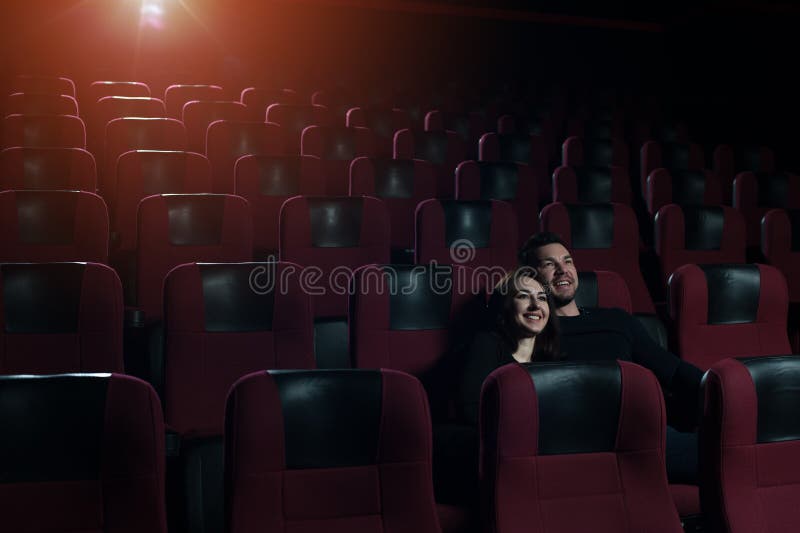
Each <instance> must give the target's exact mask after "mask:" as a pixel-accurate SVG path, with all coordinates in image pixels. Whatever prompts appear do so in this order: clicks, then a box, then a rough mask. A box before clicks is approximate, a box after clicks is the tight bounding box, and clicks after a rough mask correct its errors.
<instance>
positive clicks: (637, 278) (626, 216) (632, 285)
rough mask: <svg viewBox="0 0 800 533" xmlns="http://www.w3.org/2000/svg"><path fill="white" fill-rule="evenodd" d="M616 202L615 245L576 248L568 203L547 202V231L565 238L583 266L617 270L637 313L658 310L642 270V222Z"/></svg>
mask: <svg viewBox="0 0 800 533" xmlns="http://www.w3.org/2000/svg"><path fill="white" fill-rule="evenodd" d="M611 205H612V206H613V217H614V222H613V224H614V226H613V232H614V235H613V243H612V246H611V248H575V247H574V246H573V245H572V230H571V225H570V218H569V214H568V209H567V205H566V204H562V203H553V204H550V205H547V206H545V208H544V209H542V213H541V215H540V219H541V228H542V230H543V231H552V232H555V233H557V234H558V235H560V236H561V238H562V239H564V242H565V243H566V244H567V248H568V249H569V250H570V252H571V254H572V257H573V259H574V260H575V265H576V266H577V267H578V269H579V270H610V271H612V272H617V273H618V274H620V275H621V276H622V277H623V278H624V279H625V282H626V283H627V284H628V289H630V293H631V301H632V302H633V311H634V312H636V313H650V314H653V313H655V306H654V305H653V300H652V298H651V297H650V293H649V292H647V285H645V282H644V278H643V277H642V273H641V271H640V270H639V225H638V224H637V222H636V215H635V214H634V212H633V210H632V209H631V208H630V207H629V206H627V205H623V204H611Z"/></svg>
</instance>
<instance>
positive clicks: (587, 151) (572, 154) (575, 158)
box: [561, 137, 629, 168]
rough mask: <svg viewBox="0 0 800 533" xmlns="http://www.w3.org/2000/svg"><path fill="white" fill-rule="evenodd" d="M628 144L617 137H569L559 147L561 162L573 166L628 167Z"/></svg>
mask: <svg viewBox="0 0 800 533" xmlns="http://www.w3.org/2000/svg"><path fill="white" fill-rule="evenodd" d="M628 161H629V155H628V146H627V145H626V144H625V143H624V142H623V141H621V140H619V139H610V138H608V139H606V138H601V139H596V138H590V137H586V138H581V137H569V138H568V139H567V140H565V141H564V144H563V145H562V147H561V162H562V164H563V165H564V166H567V167H574V168H584V167H587V168H597V167H601V168H610V167H623V168H628Z"/></svg>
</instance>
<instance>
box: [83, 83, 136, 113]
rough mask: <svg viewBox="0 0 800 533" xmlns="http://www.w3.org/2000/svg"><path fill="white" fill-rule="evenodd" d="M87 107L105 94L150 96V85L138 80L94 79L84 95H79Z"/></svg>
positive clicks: (134, 96)
mask: <svg viewBox="0 0 800 533" xmlns="http://www.w3.org/2000/svg"><path fill="white" fill-rule="evenodd" d="M79 96H80V99H81V101H82V102H83V103H84V104H85V105H86V106H88V107H90V108H91V107H92V106H93V105H94V104H95V102H97V101H98V100H100V99H101V98H104V97H106V96H128V97H133V98H150V96H151V94H150V87H149V86H148V85H147V84H146V83H142V82H138V81H94V82H92V83H91V85H89V90H88V91H87V92H86V96H85V97H84V95H83V94H81V95H79Z"/></svg>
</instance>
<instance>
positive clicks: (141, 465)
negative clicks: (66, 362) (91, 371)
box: [0, 374, 167, 533]
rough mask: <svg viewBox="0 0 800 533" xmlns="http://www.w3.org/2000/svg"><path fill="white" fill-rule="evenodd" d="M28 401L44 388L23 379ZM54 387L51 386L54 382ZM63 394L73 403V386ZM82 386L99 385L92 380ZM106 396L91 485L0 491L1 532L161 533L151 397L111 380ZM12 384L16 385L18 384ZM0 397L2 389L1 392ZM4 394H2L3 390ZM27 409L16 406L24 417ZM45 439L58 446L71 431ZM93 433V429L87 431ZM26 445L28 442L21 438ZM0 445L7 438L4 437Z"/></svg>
mask: <svg viewBox="0 0 800 533" xmlns="http://www.w3.org/2000/svg"><path fill="white" fill-rule="evenodd" d="M26 379H27V380H28V383H27V384H26V388H27V389H28V390H29V391H30V395H31V396H34V395H35V394H36V392H37V391H40V390H41V385H44V384H45V383H41V382H46V381H47V380H51V381H52V379H54V378H47V377H42V378H26ZM55 379H58V378H55ZM66 379H71V380H72V381H73V383H70V384H69V385H70V386H69V388H67V389H66V390H65V392H67V393H69V392H70V391H74V394H76V395H78V394H79V393H80V390H81V388H82V383H80V378H70V377H69V376H67V377H66ZM87 379H89V380H96V379H103V378H96V377H93V376H89V377H87ZM105 379H106V380H107V382H108V388H107V391H106V394H105V409H104V412H103V413H102V417H103V427H102V429H100V430H99V438H101V439H102V442H101V444H100V447H99V450H100V453H101V456H100V457H99V458H97V459H95V458H94V457H93V458H92V459H91V460H97V461H98V462H99V472H98V476H97V477H96V478H95V479H87V480H63V479H50V480H48V479H45V480H41V481H39V482H29V483H3V484H0V498H1V499H2V502H3V504H2V509H3V527H4V529H6V530H8V531H52V532H58V533H61V532H63V533H67V532H73V531H82V532H84V531H85V532H92V533H95V532H97V533H99V532H102V533H136V532H141V531H150V532H153V533H166V531H167V528H166V510H165V506H164V422H163V419H162V416H161V404H160V402H159V401H158V397H157V396H156V393H155V391H153V389H152V388H151V387H150V386H149V385H148V384H147V383H145V382H143V381H140V380H138V379H136V378H132V377H128V376H123V375H120V374H112V375H111V376H109V377H107V378H105ZM16 381H19V378H17V380H16ZM0 388H2V389H5V383H2V384H0ZM3 392H5V390H3ZM29 408H30V406H28V405H21V406H17V407H16V409H17V410H18V411H19V413H18V416H25V415H24V413H25V410H26V409H29ZM53 427H54V429H53V430H52V433H53V434H52V435H48V436H47V438H51V439H54V440H61V439H63V438H65V437H67V435H64V434H61V433H60V432H62V431H75V430H77V429H78V428H72V427H66V426H64V425H63V424H62V425H57V424H56V425H54V426H53ZM91 429H94V428H91ZM27 437H28V438H31V439H34V438H35V437H33V436H31V435H28V436H27ZM4 438H6V439H9V438H13V436H12V435H5V436H4Z"/></svg>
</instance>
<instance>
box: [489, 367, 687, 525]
mask: <svg viewBox="0 0 800 533" xmlns="http://www.w3.org/2000/svg"><path fill="white" fill-rule="evenodd" d="M665 424H666V416H665V414H664V400H663V396H662V392H661V389H660V386H659V384H658V381H657V380H656V378H655V376H653V374H652V373H650V372H649V371H648V370H646V369H644V368H642V367H640V366H638V365H635V364H632V363H627V362H623V361H613V362H611V361H609V362H595V363H557V364H552V363H550V364H548V363H538V364H537V363H534V364H531V365H518V364H511V365H506V366H504V367H501V368H499V369H497V370H495V371H494V372H493V373H491V374H490V375H489V377H488V378H486V381H485V382H484V384H483V391H482V394H481V424H480V427H481V450H482V451H481V458H480V462H481V471H482V477H483V484H484V491H483V494H484V504H485V505H486V516H487V520H488V527H489V528H490V529H491V530H492V531H497V532H498V533H513V532H528V531H537V532H543V533H548V532H558V533H583V532H585V531H604V532H612V531H613V532H617V531H648V532H653V533H656V532H658V533H681V532H682V531H683V528H682V527H681V523H680V520H679V518H678V513H677V512H676V510H675V507H674V506H673V504H672V500H671V497H670V492H669V489H668V486H667V479H666V471H665V466H664V436H665V432H666V428H665Z"/></svg>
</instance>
